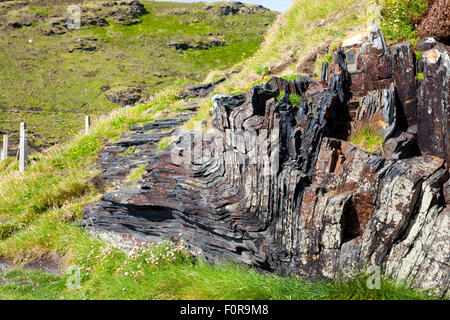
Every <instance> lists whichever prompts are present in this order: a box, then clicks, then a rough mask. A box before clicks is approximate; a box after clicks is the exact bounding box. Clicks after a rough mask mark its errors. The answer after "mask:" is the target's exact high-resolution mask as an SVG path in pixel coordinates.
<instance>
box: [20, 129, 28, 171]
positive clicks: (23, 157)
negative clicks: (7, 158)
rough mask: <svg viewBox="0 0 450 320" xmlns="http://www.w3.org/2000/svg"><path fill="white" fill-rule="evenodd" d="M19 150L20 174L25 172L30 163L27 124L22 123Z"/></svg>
mask: <svg viewBox="0 0 450 320" xmlns="http://www.w3.org/2000/svg"><path fill="white" fill-rule="evenodd" d="M19 150H20V151H19V152H20V154H19V172H23V171H25V168H26V166H27V163H28V133H27V125H26V124H25V122H21V123H20V141H19Z"/></svg>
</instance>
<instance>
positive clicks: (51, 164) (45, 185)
mask: <svg viewBox="0 0 450 320" xmlns="http://www.w3.org/2000/svg"><path fill="white" fill-rule="evenodd" d="M367 6H368V1H366V0H360V1H349V2H348V4H346V5H342V2H341V1H338V0H328V1H326V0H320V1H315V2H311V1H308V0H296V1H295V3H294V4H293V6H292V8H291V9H290V10H289V11H288V12H287V13H286V14H285V15H284V16H283V17H281V18H280V19H279V20H278V22H277V24H276V25H274V26H273V27H272V30H273V32H272V33H271V34H270V35H269V36H268V38H267V39H266V42H265V44H264V46H263V48H262V49H261V50H260V51H258V52H257V53H256V55H255V56H254V57H252V58H250V59H249V60H245V61H243V62H240V63H238V64H237V65H236V66H235V67H239V66H244V69H243V71H242V72H241V73H240V74H238V75H235V76H233V77H231V78H230V79H229V80H228V81H226V82H225V83H224V84H222V85H221V87H219V88H218V89H217V90H216V91H218V92H238V91H242V90H245V88H246V87H248V86H250V85H251V84H252V83H255V82H260V81H263V80H264V78H265V77H266V76H267V74H266V73H268V72H266V71H268V70H269V69H270V68H271V67H272V66H274V65H278V64H279V63H281V62H282V61H283V60H284V59H285V58H286V52H288V50H289V48H291V49H295V48H296V53H297V54H298V56H297V57H296V60H295V61H293V62H292V63H291V64H289V65H287V66H286V68H285V69H284V70H283V71H282V72H281V74H282V75H284V76H292V73H294V72H295V67H296V65H297V63H298V61H300V60H301V59H302V57H304V56H306V55H308V54H309V52H310V51H311V50H312V49H313V48H314V47H316V46H317V45H318V43H319V42H320V41H323V40H325V39H330V40H332V41H339V39H340V37H341V35H342V33H343V32H344V30H345V29H346V28H349V27H354V26H357V25H358V24H360V23H362V22H364V21H366V20H367V19H368V15H367V11H366V10H367ZM318 25H321V26H318ZM261 66H263V68H261ZM266 66H267V68H265V67H266ZM261 70H263V72H261ZM217 74H218V73H217V72H215V73H211V75H210V76H209V78H210V79H213V78H215V77H216V76H217ZM179 89H180V88H179V87H177V86H176V85H173V86H170V87H169V88H166V89H164V90H162V91H160V92H158V94H157V95H156V96H155V98H153V99H152V100H151V101H150V102H149V103H148V104H142V105H138V106H135V107H131V108H122V109H119V110H115V111H113V112H112V113H111V114H110V115H108V116H105V117H101V118H97V119H95V123H94V125H93V128H92V130H91V132H90V133H89V134H88V135H86V136H85V135H82V134H79V135H77V136H76V137H75V138H74V139H72V140H71V141H69V142H67V143H64V144H60V145H58V146H55V147H53V148H51V149H49V150H47V151H46V152H45V153H43V154H39V155H37V156H35V158H34V159H33V161H32V162H31V165H30V166H29V167H28V168H27V170H26V172H25V173H18V172H17V171H15V170H14V169H15V168H16V167H17V163H16V162H14V161H13V160H8V161H6V162H4V163H2V164H0V263H1V262H2V259H3V260H7V261H12V262H15V263H16V265H17V266H18V267H20V266H22V267H24V266H26V265H28V266H29V265H30V264H31V265H32V264H33V263H34V264H35V263H36V262H39V261H41V262H45V261H47V262H49V261H50V262H51V263H53V264H55V265H58V266H60V268H62V269H63V270H65V271H68V270H69V267H70V266H78V267H80V269H81V287H80V288H77V289H70V288H68V287H67V286H66V281H67V280H69V275H62V276H61V275H52V274H46V273H43V272H41V271H29V270H26V269H23V268H19V269H16V270H12V271H9V272H7V273H0V298H3V299H110V298H114V299H425V298H429V297H428V296H426V295H425V293H422V292H415V291H412V290H410V289H406V288H405V287H404V285H403V284H399V283H395V284H394V283H392V282H391V281H389V279H383V280H382V286H381V290H370V289H368V288H367V286H366V278H367V277H366V276H364V275H362V276H360V277H358V278H356V279H353V280H336V281H333V282H321V281H316V282H308V281H304V280H301V279H298V278H295V277H280V276H277V275H269V274H260V273H258V272H256V271H255V270H252V269H249V268H246V267H240V266H234V265H229V264H225V265H220V266H211V265H209V264H207V263H205V262H204V261H202V260H201V259H197V260H192V259H191V258H189V257H188V256H187V254H186V252H185V250H184V249H183V246H182V244H178V245H172V244H167V243H164V244H159V245H154V246H152V247H146V248H139V247H137V248H135V249H134V250H133V251H132V252H131V253H128V254H127V253H126V252H124V251H122V250H120V249H116V248H113V247H111V245H110V244H109V243H105V242H103V241H100V240H98V239H97V238H94V237H92V236H90V235H88V234H87V233H86V231H85V230H84V229H83V228H81V227H80V226H79V225H78V221H79V220H81V219H82V213H81V211H82V207H83V205H85V204H87V203H92V202H95V201H98V199H99V197H100V196H101V194H102V192H104V190H101V188H99V186H98V185H97V184H96V182H95V177H96V176H97V175H98V172H97V171H96V170H95V165H94V161H95V159H96V157H97V155H98V153H99V151H100V149H101V148H102V146H103V145H104V144H105V142H106V141H108V140H109V141H114V140H115V139H117V138H118V137H119V136H120V135H121V134H122V133H124V132H125V131H126V130H127V128H128V127H129V126H132V125H136V124H139V123H147V122H149V121H152V120H155V119H156V118H158V117H160V114H161V113H160V111H162V110H164V111H166V112H167V113H169V114H170V113H175V112H177V110H178V109H179V108H180V107H182V106H183V105H184V102H183V101H182V100H180V98H179V97H178V95H177V92H178V91H179ZM201 103H202V105H203V109H202V112H200V114H199V116H198V117H197V120H199V119H201V118H204V117H206V115H207V112H206V111H207V110H208V107H209V98H206V99H204V100H203V101H202V102H201ZM150 110H151V111H150ZM191 125H193V122H190V123H189V124H188V125H187V126H188V127H189V126H191ZM134 175H135V172H131V173H130V177H129V178H130V179H133V177H134Z"/></svg>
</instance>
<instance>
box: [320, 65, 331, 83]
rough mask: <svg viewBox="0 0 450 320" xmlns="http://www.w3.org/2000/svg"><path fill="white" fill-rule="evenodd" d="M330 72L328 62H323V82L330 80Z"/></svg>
mask: <svg viewBox="0 0 450 320" xmlns="http://www.w3.org/2000/svg"><path fill="white" fill-rule="evenodd" d="M329 72H330V71H329V65H328V62H322V72H321V73H320V81H322V82H326V81H328V76H329Z"/></svg>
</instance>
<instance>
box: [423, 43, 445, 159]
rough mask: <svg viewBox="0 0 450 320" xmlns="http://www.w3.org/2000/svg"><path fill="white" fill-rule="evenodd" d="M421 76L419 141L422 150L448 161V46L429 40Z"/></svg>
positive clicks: (424, 54)
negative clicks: (430, 44)
mask: <svg viewBox="0 0 450 320" xmlns="http://www.w3.org/2000/svg"><path fill="white" fill-rule="evenodd" d="M419 70H420V71H421V72H423V75H424V79H423V80H422V81H419V86H418V106H417V115H418V127H417V130H418V131H417V133H418V143H419V148H420V150H421V152H422V153H427V154H433V155H435V156H438V157H441V158H444V159H446V160H447V163H450V132H449V130H450V129H449V128H450V92H449V87H450V58H449V49H448V48H447V47H446V46H445V45H443V44H441V43H436V42H434V43H432V49H429V50H427V51H424V53H423V57H422V59H421V60H420V61H419Z"/></svg>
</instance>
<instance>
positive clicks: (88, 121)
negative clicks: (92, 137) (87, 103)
mask: <svg viewBox="0 0 450 320" xmlns="http://www.w3.org/2000/svg"><path fill="white" fill-rule="evenodd" d="M90 126H91V117H89V116H86V117H85V118H84V132H85V134H89V127H90Z"/></svg>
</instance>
